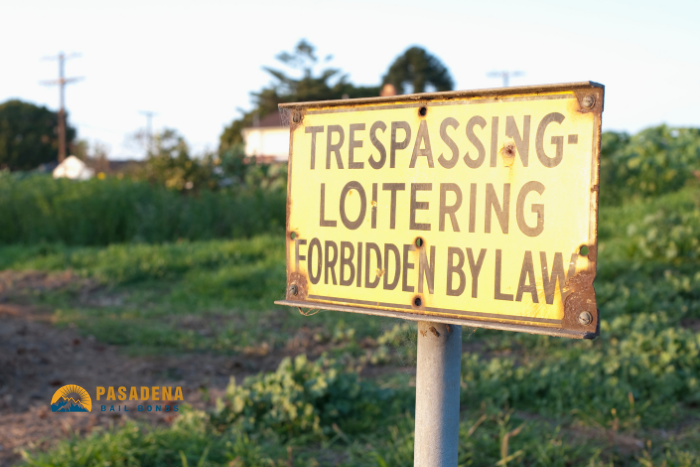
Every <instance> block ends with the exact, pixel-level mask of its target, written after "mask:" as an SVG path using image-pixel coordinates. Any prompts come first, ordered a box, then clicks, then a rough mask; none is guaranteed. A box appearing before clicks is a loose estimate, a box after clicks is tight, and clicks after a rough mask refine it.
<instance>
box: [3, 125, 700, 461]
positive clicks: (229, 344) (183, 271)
mask: <svg viewBox="0 0 700 467" xmlns="http://www.w3.org/2000/svg"><path fill="white" fill-rule="evenodd" d="M698 141H700V133H698V132H695V131H694V130H673V129H668V128H666V127H659V128H655V129H650V130H646V131H645V132H642V133H640V134H639V135H635V136H632V137H629V136H627V135H621V134H616V135H611V134H606V135H605V136H604V158H603V167H604V170H605V173H604V176H603V181H602V186H601V192H602V193H603V195H602V196H603V197H602V202H603V205H602V206H601V209H600V213H599V222H600V226H599V245H598V260H599V263H598V276H597V279H596V283H595V289H596V293H597V300H598V306H599V308H600V314H601V317H602V322H601V336H600V337H599V338H598V339H596V340H594V341H575V340H568V339H560V338H552V337H543V336H533V335H529V334H519V333H507V332H496V331H485V330H469V329H465V330H464V343H465V353H464V355H463V358H462V362H463V363H462V381H461V387H462V409H463V414H462V417H461V422H460V446H459V449H460V450H459V459H460V461H459V462H460V465H499V466H511V467H512V466H530V465H547V466H570V465H587V466H604V465H605V466H610V465H614V466H643V467H652V466H667V467H671V466H682V467H691V466H700V423H699V420H700V409H699V407H700V332H698V330H699V329H700V271H698V267H697V265H698V259H699V257H700V245H699V240H698V239H700V186H699V184H698V183H697V181H695V176H694V175H693V170H695V167H697V166H698V165H699V164H698V162H700V154H698V148H700V144H698ZM645 148H646V149H645ZM654 148H656V149H654ZM659 148H666V149H663V150H662V149H659ZM645 151H646V152H645ZM662 152H663V154H661V153H662ZM635 154H636V156H635ZM635 157H637V158H639V159H640V161H639V162H631V161H635ZM649 158H653V159H654V161H649V160H648V159H649ZM652 173H653V174H655V178H650V177H651V174H652ZM4 180H9V179H8V178H4V179H3V181H4ZM649 180H657V181H656V182H654V187H653V188H652V187H651V186H650V185H649ZM664 180H665V181H664ZM24 182H26V185H22V184H21V183H24ZM8 183H13V184H15V185H13V187H21V188H22V190H9V191H5V192H4V193H10V194H11V195H12V196H15V197H18V198H19V197H20V196H25V197H26V198H27V199H32V197H31V196H30V195H26V194H25V195H21V193H23V192H28V193H32V190H33V189H34V188H33V187H35V186H38V185H40V183H43V182H42V181H41V180H40V179H28V180H19V181H18V180H14V179H13V180H12V181H10V182H8ZM52 183H53V182H52ZM100 183H101V184H102V185H99V184H100ZM120 184H123V185H120ZM112 185H113V189H114V190H118V189H120V188H119V187H120V186H125V187H127V188H123V190H124V191H123V193H122V192H118V193H122V194H120V195H119V196H122V197H128V196H131V194H130V193H131V192H134V191H136V190H144V191H143V192H139V193H145V195H144V194H141V195H133V196H134V198H127V199H133V200H138V199H139V198H138V196H146V199H148V198H147V196H151V195H149V193H151V192H156V191H157V190H156V189H155V188H152V187H151V186H149V185H145V184H143V185H142V184H139V183H135V182H126V181H116V180H114V181H109V180H107V181H95V182H88V183H85V184H70V185H66V186H67V187H70V188H65V189H66V190H98V188H95V187H98V186H99V187H112ZM52 186H53V185H52ZM55 186H58V185H55ZM99 189H101V188H99ZM111 189H112V188H111ZM149 190H150V191H149ZM606 190H610V191H609V193H610V194H606ZM74 193H75V192H74ZM89 193H97V191H92V192H89ZM115 193H116V192H115ZM159 193H160V192H159ZM162 193H166V194H163V195H162V196H172V197H173V199H177V200H178V201H177V202H181V203H204V200H205V199H206V200H210V199H218V198H217V197H219V196H220V197H222V198H221V199H224V197H227V196H228V198H226V199H229V200H230V199H234V200H236V199H242V197H243V196H249V195H247V194H240V195H236V196H240V197H241V198H235V196H233V195H231V194H226V193H210V192H207V191H202V192H201V193H200V194H198V195H196V196H182V195H180V194H178V193H175V192H168V191H163V192H162ZM90 196H92V195H90ZM90 196H87V195H86V196H82V195H80V196H78V195H75V194H74V197H73V198H70V199H72V200H74V201H73V202H78V201H75V200H82V199H90ZM119 196H116V195H115V196H114V199H113V200H112V201H111V202H114V203H117V202H120V201H118V200H119ZM264 196H270V194H269V192H268V193H266V194H265V195H264ZM207 197H210V198H207ZM56 198H57V199H58V201H56V202H57V203H58V205H61V203H65V202H67V201H60V200H61V199H62V198H61V197H56ZM2 199H3V198H2V197H0V203H1V202H2ZM46 199H49V197H48V196H47V197H46ZM51 199H53V198H51ZM263 199H269V198H263ZM280 199H281V200H284V197H283V195H280ZM80 202H83V201H80ZM207 202H212V201H207ZM222 202H223V201H222ZM95 204H96V205H99V204H98V203H97V201H95ZM36 205H37V206H44V204H41V203H38V202H37V203H36ZM49 206H50V204H49ZM81 206H82V205H81ZM86 206H88V204H86ZM198 206H200V205H198ZM204 206H205V205H204V204H202V205H201V206H200V208H199V209H202V210H203V209H204ZM230 206H231V205H227V208H226V209H231V207H230ZM233 206H238V205H237V204H235V203H234V204H233ZM282 206H283V203H282V204H281V205H280V208H279V209H280V211H279V213H278V214H275V215H278V216H280V218H281V219H283V212H284V211H283V210H282ZM37 209H38V208H37ZM82 209H83V210H84V211H85V212H91V211H90V210H89V209H88V208H87V207H86V208H82ZM212 209H213V208H212ZM216 209H222V208H216ZM105 210H106V208H105ZM118 211H119V209H118V208H115V211H114V212H118ZM42 212H46V213H47V214H45V220H44V221H43V224H46V225H59V223H58V222H55V221H52V220H51V216H50V213H53V212H64V211H51V210H46V211H42ZM66 212H67V211H66ZM212 212H216V211H215V210H214V209H213V210H212ZM276 212H277V211H276ZM0 213H3V214H0V215H5V214H4V213H5V209H0ZM178 214H180V215H181V214H182V213H181V212H179V213H178ZM197 215H200V213H197ZM225 215H228V214H225ZM269 219H270V220H269V223H270V225H271V224H272V219H273V216H272V214H270V218H269ZM144 222H147V219H145V218H144ZM4 225H6V224H5V223H4ZM158 225H160V224H158ZM165 225H167V224H163V225H160V228H165ZM208 225H210V224H208ZM276 225H278V229H279V233H277V234H275V233H274V232H272V233H270V234H261V235H254V234H256V233H259V232H264V231H265V229H267V227H265V226H263V227H260V230H255V229H251V230H250V231H249V232H250V233H246V234H245V235H250V236H252V237H251V238H238V239H216V238H215V237H217V236H218V235H213V234H211V230H210V231H206V230H205V229H204V227H202V230H201V232H209V233H206V234H205V233H202V234H199V235H201V236H200V237H197V236H189V237H188V236H183V237H182V238H191V239H193V240H182V241H176V242H169V243H154V244H146V243H131V244H111V245H109V246H91V245H95V244H94V243H90V242H89V241H86V240H82V239H89V238H91V237H90V235H87V234H82V235H84V236H83V237H77V236H76V237H74V238H75V240H74V241H73V242H69V241H64V242H63V244H59V243H55V239H56V238H59V237H48V238H47V239H46V241H39V240H40V239H41V238H43V237H40V236H39V237H32V239H31V240H27V241H26V243H25V244H12V245H6V246H3V247H0V269H12V270H26V271H33V270H41V271H56V272H58V271H64V270H66V269H69V270H72V271H73V274H75V275H77V276H78V277H81V278H83V279H82V280H84V281H89V282H90V284H92V285H91V287H92V286H95V287H97V286H99V287H101V291H100V292H97V293H96V295H97V297H100V296H102V297H106V298H109V300H106V303H103V304H100V303H97V302H95V301H90V300H87V301H86V300H81V299H80V296H81V294H82V292H81V289H80V287H84V286H83V285H80V284H77V285H75V287H74V288H70V287H69V288H66V289H62V290H57V291H33V292H31V295H28V296H26V297H25V299H28V300H32V301H33V302H35V303H42V304H44V305H46V306H48V307H51V308H52V309H53V310H55V311H54V317H55V319H56V322H57V323H58V324H59V325H65V324H67V323H69V322H70V323H73V324H75V325H76V326H77V327H78V329H79V330H80V331H81V332H82V333H84V334H86V335H94V336H95V337H96V338H97V339H98V340H100V341H103V342H108V343H112V344H118V345H121V346H123V348H124V349H125V350H126V351H128V352H130V353H135V354H144V353H154V352H156V353H173V352H176V353H186V352H202V353H204V352H206V353H215V354H216V353H219V354H225V355H231V356H235V355H245V356H250V355H259V354H262V353H267V354H275V353H277V354H282V355H289V353H285V352H289V349H290V348H293V346H292V345H291V344H293V343H296V342H299V341H300V340H301V339H302V337H303V340H304V344H303V345H301V346H300V347H294V348H297V349H298V352H297V353H298V354H299V356H296V357H295V358H288V359H284V360H282V363H281V364H280V365H279V367H278V368H277V370H276V371H274V372H271V373H264V372H263V373H259V374H255V375H253V376H251V377H249V378H248V379H246V380H243V381H237V382H235V381H234V382H232V383H231V384H230V385H229V387H228V389H227V391H226V395H225V397H223V398H222V400H220V401H218V402H217V403H216V405H215V406H214V407H211V408H210V409H209V410H193V409H186V410H185V411H184V413H183V414H182V415H181V416H179V417H177V418H176V419H175V421H174V422H173V424H172V425H170V426H167V427H157V428H152V427H148V426H146V425H141V424H127V425H125V426H122V427H117V428H113V429H111V430H105V431H97V432H95V433H93V434H91V435H89V436H88V437H85V438H74V439H71V440H68V441H64V442H62V443H61V444H59V445H58V446H57V447H56V448H55V449H53V450H52V451H50V452H48V453H34V454H27V456H28V458H27V461H26V462H27V465H35V466H48V465H52V466H68V465H80V466H96V465H104V464H109V465H112V466H115V467H118V466H155V465H158V466H160V465H168V466H172V465H177V466H178V467H179V466H183V467H186V466H189V465H195V464H196V465H197V466H198V467H204V466H210V465H217V466H220V465H228V466H248V465H250V466H257V465H271V466H289V465H295V466H306V465H308V466H313V465H341V466H359V465H363V466H364V465H377V466H404V465H411V464H412V459H413V418H412V417H413V415H412V411H413V407H414V403H415V399H414V397H415V394H414V388H413V387H412V386H411V378H412V376H411V375H410V374H408V373H406V372H405V371H402V367H405V366H411V365H414V362H415V326H414V325H413V324H411V323H406V322H397V321H396V320H390V319H383V318H377V317H369V316H361V315H354V314H350V313H347V314H340V313H336V312H322V313H318V314H316V315H313V316H308V317H307V316H302V315H300V314H299V313H298V312H297V310H294V309H289V308H282V307H274V306H272V305H271V302H272V301H273V300H275V299H277V298H281V297H282V296H283V295H284V287H285V267H284V260H285V251H284V239H283V237H282V235H281V232H282V225H283V223H281V222H280V223H278V224H276ZM34 228H35V229H36V230H37V231H42V230H41V229H46V230H45V231H48V227H44V226H43V225H42V223H37V224H36V227H34ZM30 230H31V229H27V230H26V232H30ZM245 235H239V236H245ZM253 235H254V236H253ZM125 238H133V237H125ZM156 238H160V237H156ZM163 238H166V239H167V238H170V239H177V238H180V237H179V236H171V237H163ZM198 238H203V239H206V240H194V239H198ZM35 239H36V240H35ZM106 243H110V242H109V241H106V242H103V243H102V244H106ZM261 323H265V325H264V326H262V325H261ZM242 330H245V331H244V332H242Z"/></svg>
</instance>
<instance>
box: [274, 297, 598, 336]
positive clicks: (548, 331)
mask: <svg viewBox="0 0 700 467" xmlns="http://www.w3.org/2000/svg"><path fill="white" fill-rule="evenodd" d="M275 305H283V306H293V307H298V308H301V307H303V308H312V309H322V310H330V311H344V312H349V313H360V314H363V315H374V316H384V317H387V318H401V319H405V320H408V321H436V322H440V323H447V324H455V325H459V326H468V327H471V328H481V329H494V330H497V331H515V332H526V333H528V334H539V335H543V336H554V337H568V338H571V339H594V338H595V337H596V336H597V334H596V333H590V332H586V331H569V330H566V329H559V328H545V327H536V326H525V325H522V324H508V323H498V322H493V321H477V320H471V319H462V318H445V317H442V316H439V317H438V316H431V315H419V314H412V313H402V312H399V311H391V310H378V309H375V308H359V307H354V306H346V305H331V304H328V303H319V302H307V301H303V300H299V301H297V300H277V301H275Z"/></svg>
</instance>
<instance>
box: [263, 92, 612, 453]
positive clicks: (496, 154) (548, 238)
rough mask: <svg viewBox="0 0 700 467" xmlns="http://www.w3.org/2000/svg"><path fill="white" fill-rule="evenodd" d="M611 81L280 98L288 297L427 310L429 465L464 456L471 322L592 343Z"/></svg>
mask: <svg viewBox="0 0 700 467" xmlns="http://www.w3.org/2000/svg"><path fill="white" fill-rule="evenodd" d="M603 97H604V90H603V86H602V85H600V84H596V83H591V82H583V83H573V84H562V85H548V86H530V87H521V88H505V89H504V88H499V89H492V90H481V91H458V92H447V93H429V94H413V95H408V96H393V97H378V98H369V99H347V100H338V101H324V102H309V103H295V104H281V105H280V111H281V112H282V115H283V121H286V122H287V123H289V125H290V150H289V177H288V183H287V225H286V231H287V232H286V233H287V237H286V242H287V294H286V297H285V299H284V300H280V301H277V302H275V303H277V304H280V305H288V306H293V307H308V308H316V309H319V308H320V309H326V310H336V311H344V312H351V313H363V314H369V315H377V316H389V317H395V318H402V319H409V320H414V321H418V322H419V333H418V370H417V371H418V373H417V383H416V392H417V394H416V445H415V463H416V465H418V466H438V465H439V466H445V465H455V464H456V462H457V457H456V456H457V435H458V422H459V379H460V378H459V377H460V374H459V371H460V355H461V326H462V325H466V326H470V327H480V328H486V329H499V330H508V331H518V332H528V333H532V334H543V335H549V336H560V337H570V338H576V339H593V338H595V337H596V336H597V335H598V322H599V316H598V310H597V308H596V297H595V291H594V290H593V281H594V279H595V274H596V264H597V232H598V231H597V228H598V183H599V181H598V180H599V177H598V170H599V165H600V163H599V161H600V158H599V155H600V135H601V117H602V111H603Z"/></svg>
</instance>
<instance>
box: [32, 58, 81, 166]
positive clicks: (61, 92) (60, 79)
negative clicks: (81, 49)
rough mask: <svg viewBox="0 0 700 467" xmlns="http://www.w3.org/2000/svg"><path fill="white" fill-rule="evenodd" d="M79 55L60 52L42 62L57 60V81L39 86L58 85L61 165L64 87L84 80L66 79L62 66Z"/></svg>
mask: <svg viewBox="0 0 700 467" xmlns="http://www.w3.org/2000/svg"><path fill="white" fill-rule="evenodd" d="M79 56H80V55H79V54H70V55H66V54H64V53H63V52H60V53H59V54H58V55H56V56H51V57H44V60H58V79H52V80H45V81H42V82H41V84H45V85H54V84H57V85H58V89H59V97H60V103H59V109H58V162H59V163H61V162H63V159H65V158H66V111H65V89H64V88H65V87H66V84H69V83H74V82H76V81H80V80H81V79H84V78H82V77H76V78H66V77H65V75H64V72H63V69H64V64H65V62H66V60H68V59H70V58H75V57H79Z"/></svg>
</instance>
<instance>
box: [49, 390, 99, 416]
mask: <svg viewBox="0 0 700 467" xmlns="http://www.w3.org/2000/svg"><path fill="white" fill-rule="evenodd" d="M91 410H92V399H90V394H88V392H87V391H86V390H85V389H83V388H81V387H80V386H76V385H75V384H69V385H67V386H63V387H62V388H61V389H59V390H58V391H56V392H55V393H54V395H53V398H52V399H51V411H52V412H90V411H91Z"/></svg>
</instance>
